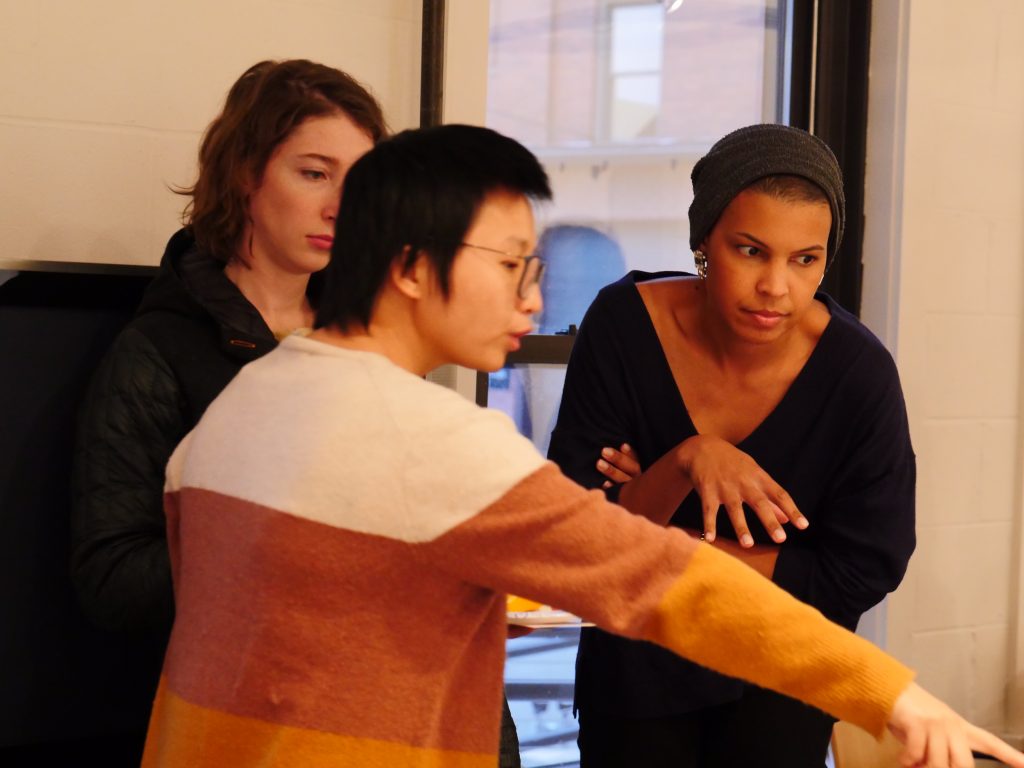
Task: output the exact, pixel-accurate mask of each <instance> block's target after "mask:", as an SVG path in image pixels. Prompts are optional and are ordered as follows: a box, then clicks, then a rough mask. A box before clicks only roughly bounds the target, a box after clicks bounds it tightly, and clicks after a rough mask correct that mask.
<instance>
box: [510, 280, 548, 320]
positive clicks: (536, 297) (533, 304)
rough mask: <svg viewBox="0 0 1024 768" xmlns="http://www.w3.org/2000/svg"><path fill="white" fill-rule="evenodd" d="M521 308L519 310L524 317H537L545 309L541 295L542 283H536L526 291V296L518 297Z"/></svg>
mask: <svg viewBox="0 0 1024 768" xmlns="http://www.w3.org/2000/svg"><path fill="white" fill-rule="evenodd" d="M516 299H517V301H518V304H519V306H518V307H517V309H518V310H519V311H520V312H522V313H523V314H524V315H536V314H537V313H538V312H540V311H541V310H542V309H544V297H543V296H542V295H541V290H540V283H539V282H536V283H534V284H533V285H531V286H530V287H529V288H527V289H526V296H525V297H523V298H521V299H520V298H519V296H518V295H517V296H516Z"/></svg>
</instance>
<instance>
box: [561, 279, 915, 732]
mask: <svg viewBox="0 0 1024 768" xmlns="http://www.w3.org/2000/svg"><path fill="white" fill-rule="evenodd" d="M682 274H683V273H675V272H659V273H654V274H651V273H643V272H631V273H629V274H628V275H626V276H625V277H623V278H622V279H621V280H619V281H618V282H616V283H613V284H612V285H609V286H607V287H606V288H604V289H603V290H602V291H601V292H600V293H599V294H598V296H597V298H596V299H595V300H594V303H593V304H592V305H591V307H590V309H589V310H588V311H587V314H586V316H585V317H584V319H583V322H582V323H581V325H580V329H579V335H578V336H577V338H576V342H575V345H574V347H573V352H572V357H571V358H570V361H569V367H568V371H567V373H566V379H565V389H564V392H563V394H562V403H561V407H560V410H559V414H558V421H557V423H556V425H555V430H554V433H553V434H552V437H551V448H550V451H549V457H550V458H551V459H552V460H554V461H555V462H557V463H558V464H559V466H560V467H561V468H562V470H563V471H564V472H565V473H566V474H567V475H568V476H569V477H571V478H573V479H574V480H576V481H577V482H578V483H580V484H582V485H584V486H586V487H590V488H599V487H601V484H602V482H603V481H604V479H605V478H604V477H603V476H601V475H600V474H599V473H598V471H597V469H596V468H595V466H594V464H595V462H596V461H597V459H598V454H599V452H600V450H601V448H602V447H604V446H618V445H620V444H621V443H623V442H628V443H629V444H630V445H631V446H633V448H634V449H635V450H636V451H637V453H638V455H639V458H640V463H641V466H642V467H643V468H644V469H646V468H647V467H649V466H650V465H651V464H653V463H654V462H655V461H657V460H658V459H659V458H661V457H662V456H663V455H665V454H666V453H667V452H669V451H670V450H672V449H673V448H674V447H675V446H677V445H678V444H679V443H680V442H682V441H683V440H685V439H686V438H688V437H691V436H693V435H695V434H696V433H697V432H696V428H695V427H694V425H693V422H692V421H691V420H690V417H689V414H688V413H687V410H686V405H685V404H684V403H683V401H682V398H681V396H680V393H679V389H678V388H677V387H676V384H675V380H674V379H673V376H672V371H671V370H670V368H669V365H668V361H667V359H666V358H665V354H664V352H663V351H662V348H661V346H660V344H659V341H658V338H657V335H656V333H655V330H654V326H653V324H652V323H651V319H650V316H649V315H648V313H647V310H646V307H645V306H644V303H643V300H642V298H641V297H640V294H639V292H638V291H637V289H636V284H637V283H640V282H643V281H645V280H651V279H657V278H664V277H671V276H679V275H682ZM817 298H818V300H819V301H822V302H823V303H824V304H825V305H826V307H827V308H828V310H829V312H830V313H831V315H832V317H831V320H830V321H829V323H828V325H827V326H826V328H825V331H824V333H823V334H822V336H821V339H820V340H819V341H818V344H817V346H816V347H815V349H814V351H813V352H812V354H811V356H810V358H809V359H808V361H807V363H806V364H805V365H804V368H803V369H802V370H801V371H800V373H799V374H798V376H797V378H796V379H795V380H794V382H793V384H792V385H791V387H790V388H789V390H788V391H787V392H786V394H785V396H784V397H783V398H782V400H781V402H780V403H779V404H778V406H777V407H776V408H775V410H774V411H772V412H771V413H770V414H769V415H768V416H767V417H766V418H765V420H764V421H763V422H762V423H761V424H760V425H759V426H758V427H757V428H756V429H755V430H754V431H753V432H752V433H751V434H750V435H749V436H748V437H747V438H745V439H744V440H743V441H742V442H740V443H739V444H738V445H737V447H738V448H739V449H740V450H742V451H744V452H745V453H747V454H749V455H750V456H751V457H752V458H753V459H754V460H755V461H756V462H757V463H758V464H759V465H760V466H761V467H762V468H763V469H764V470H765V471H766V472H767V473H768V474H769V475H771V477H772V478H773V479H775V481H776V482H778V483H779V484H780V485H781V486H782V487H783V488H785V489H786V490H787V491H788V492H789V494H790V495H791V496H792V497H793V499H794V501H795V502H796V505H797V507H798V508H799V509H800V511H801V512H803V513H804V514H805V515H806V516H807V518H808V520H809V521H810V523H811V525H810V527H809V528H808V529H807V530H806V531H799V530H797V529H795V528H794V527H793V526H792V525H790V526H787V539H786V542H785V543H784V544H782V546H781V549H780V552H779V556H778V560H777V561H776V565H775V572H774V577H773V580H774V581H775V583H776V584H778V585H779V586H780V587H782V588H783V589H785V590H786V591H788V592H789V593H791V594H792V595H794V596H795V597H797V598H799V599H801V600H803V601H804V602H806V603H809V604H810V605H813V606H814V607H815V608H817V609H819V610H820V611H821V612H822V613H823V614H825V615H826V616H827V617H828V618H830V619H832V620H833V621H835V622H837V623H839V624H842V625H843V626H845V627H847V628H850V629H852V628H854V627H855V626H856V624H857V621H858V619H859V618H860V616H861V614H862V613H863V612H864V611H866V610H867V609H868V608H870V607H871V606H873V605H875V604H876V603H878V602H879V601H880V600H881V599H882V598H883V597H884V596H885V595H886V594H887V593H888V592H891V591H892V590H893V589H895V588H896V586H897V585H898V584H899V582H900V580H901V579H902V578H903V574H904V572H905V571H906V567H907V562H908V560H909V558H910V555H911V553H912V552H913V550H914V543H915V537H914V482H915V462H914V453H913V449H912V447H911V443H910V433H909V430H908V426H907V415H906V407H905V404H904V401H903V393H902V390H901V388H900V383H899V376H898V375H897V372H896V366H895V364H894V362H893V360H892V357H891V355H890V354H889V353H888V351H887V350H886V349H885V347H884V346H883V345H882V344H881V342H879V341H878V339H877V338H875V336H874V335H873V334H872V333H871V332H870V331H868V330H867V329H866V328H865V327H864V326H863V325H861V323H860V322H859V321H858V320H857V319H856V318H855V317H854V316H853V315H851V314H850V313H848V312H846V311H845V310H844V309H842V307H840V306H838V305H837V304H836V303H835V302H834V301H833V300H832V299H831V298H829V297H828V296H826V295H824V294H818V296H817ZM615 491H617V489H612V491H611V493H610V495H612V496H613V498H614V493H615ZM747 519H748V521H749V522H750V527H751V533H752V534H753V535H754V539H755V541H757V542H758V543H764V544H767V543H771V540H770V538H769V537H768V535H767V534H766V533H765V532H764V529H763V528H761V526H760V524H759V523H758V521H757V519H756V517H755V516H754V514H753V512H752V511H751V510H750V509H749V508H747ZM670 524H672V525H677V526H681V527H686V528H693V529H700V528H701V527H702V526H703V521H702V515H701V504H700V498H699V496H698V495H697V493H696V492H693V493H690V494H689V495H688V496H687V497H686V498H685V499H684V500H683V503H682V504H680V506H679V508H678V509H677V510H676V512H675V514H674V516H673V517H672V520H671V523H670ZM717 527H718V532H719V535H720V536H731V537H733V538H734V537H735V533H734V532H733V531H732V526H731V524H730V523H729V521H728V518H727V517H726V516H725V515H724V512H723V513H722V515H721V517H720V519H719V522H718V526H717ZM624 545H626V546H628V543H624ZM576 672H577V677H576V703H577V706H578V707H579V708H580V709H581V710H583V711H585V712H586V711H600V712H603V713H606V714H617V715H624V716H632V717H657V716H662V715H672V714H682V713H685V712H690V711H693V710H696V709H700V708H702V707H705V706H711V705H714V704H719V703H723V702H726V701H732V700H734V699H736V698H739V696H740V695H741V693H742V691H743V683H741V682H740V681H738V680H734V679H731V678H727V677H723V676H721V675H718V674H716V673H714V672H711V671H710V670H707V669H704V668H702V667H699V666H697V665H695V664H692V663H690V662H687V661H683V660H681V659H679V658H678V657H676V656H674V655H672V654H670V653H669V652H668V651H665V650H662V649H660V648H658V647H656V646H654V645H650V644H648V643H643V642H637V641H633V640H627V639H624V638H621V637H617V636H614V635H610V634H608V633H605V632H602V631H601V630H596V629H590V630H584V632H583V637H582V639H581V642H580V650H579V656H578V659H577V668H576Z"/></svg>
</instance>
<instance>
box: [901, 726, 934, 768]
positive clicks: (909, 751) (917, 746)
mask: <svg viewBox="0 0 1024 768" xmlns="http://www.w3.org/2000/svg"><path fill="white" fill-rule="evenodd" d="M894 733H895V732H894ZM895 735H896V738H898V739H899V740H900V741H902V742H903V751H902V752H900V765H903V766H906V768H912V766H916V765H921V764H922V763H923V762H924V753H925V745H926V744H927V740H926V738H925V730H924V728H923V727H921V726H920V725H917V726H915V727H913V728H909V729H907V730H906V731H903V732H902V733H895Z"/></svg>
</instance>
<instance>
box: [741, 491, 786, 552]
mask: <svg viewBox="0 0 1024 768" xmlns="http://www.w3.org/2000/svg"><path fill="white" fill-rule="evenodd" d="M748 503H749V504H750V506H751V508H752V509H753V510H754V514H756V515H757V518H758V520H760V521H761V525H763V526H764V529H765V530H766V531H767V532H768V535H769V536H771V537H772V541H774V542H775V543H776V544H781V543H782V542H784V541H785V540H786V532H785V531H784V530H782V525H781V524H780V523H788V522H789V518H788V517H786V515H785V514H784V513H783V512H782V510H781V509H779V507H778V505H777V504H775V503H773V502H772V500H771V499H769V498H768V497H767V496H764V497H762V498H760V499H758V500H757V501H753V502H748Z"/></svg>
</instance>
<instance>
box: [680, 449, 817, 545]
mask: <svg viewBox="0 0 1024 768" xmlns="http://www.w3.org/2000/svg"><path fill="white" fill-rule="evenodd" d="M676 453H677V458H678V461H679V466H680V469H681V470H682V471H683V472H684V473H685V474H686V475H687V476H688V477H689V479H690V482H691V483H692V484H693V487H694V490H696V491H697V493H699V494H700V498H701V502H702V506H703V515H704V538H705V539H707V540H708V541H714V540H715V535H716V520H717V517H718V510H719V508H720V507H723V506H724V507H725V510H726V514H728V515H729V520H730V521H731V522H732V526H733V528H734V529H735V531H736V538H737V539H738V540H739V543H740V545H741V546H743V547H752V546H753V545H754V538H753V537H752V536H751V535H750V528H749V527H748V525H747V519H746V515H745V514H744V512H743V504H744V503H746V504H747V506H749V507H750V508H751V509H753V510H754V513H755V514H756V515H757V517H758V519H759V520H760V521H761V524H762V525H763V526H764V528H765V530H766V531H767V532H768V535H769V536H771V537H772V540H773V541H775V542H776V543H779V542H783V541H785V540H786V532H785V531H784V530H783V529H782V524H784V523H787V522H792V523H793V524H794V525H795V526H796V527H797V528H800V529H803V528H806V527H807V525H808V522H807V518H806V517H804V516H803V514H801V512H800V510H799V509H797V507H796V504H795V503H794V502H793V499H792V497H791V496H790V495H789V494H788V493H787V492H786V490H785V489H784V488H783V487H782V486H781V485H779V484H778V483H776V482H775V481H774V480H773V479H772V478H771V476H770V475H769V474H768V473H767V472H765V471H764V470H763V469H761V467H760V466H759V465H758V464H757V462H756V461H754V460H753V459H752V458H751V457H750V456H749V455H747V454H746V453H744V452H743V451H741V450H740V449H739V448H737V447H736V446H734V445H733V444H732V443H729V442H728V441H726V440H723V439H721V438H720V437H714V436H712V435H694V436H693V437H690V438H687V439H686V440H684V441H683V442H682V443H680V444H679V446H678V447H677V448H676Z"/></svg>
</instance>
